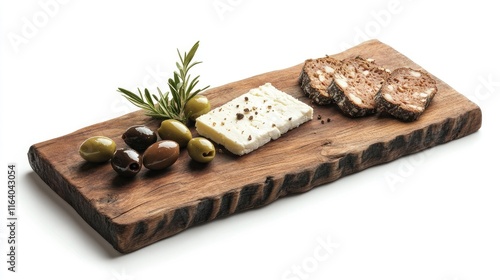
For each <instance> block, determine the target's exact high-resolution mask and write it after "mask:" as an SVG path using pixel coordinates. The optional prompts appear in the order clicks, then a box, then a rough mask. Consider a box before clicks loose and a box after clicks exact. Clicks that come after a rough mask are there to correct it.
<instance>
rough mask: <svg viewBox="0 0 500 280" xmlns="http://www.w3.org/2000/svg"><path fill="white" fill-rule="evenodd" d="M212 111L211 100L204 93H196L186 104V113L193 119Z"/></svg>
mask: <svg viewBox="0 0 500 280" xmlns="http://www.w3.org/2000/svg"><path fill="white" fill-rule="evenodd" d="M208 111H210V102H209V101H208V98H207V97H206V96H204V95H199V94H198V95H195V96H194V97H193V98H191V99H189V101H188V102H187V103H186V105H185V106H184V113H185V114H186V115H187V116H189V118H190V119H191V120H195V119H196V118H197V117H199V116H201V115H203V114H206V113H208Z"/></svg>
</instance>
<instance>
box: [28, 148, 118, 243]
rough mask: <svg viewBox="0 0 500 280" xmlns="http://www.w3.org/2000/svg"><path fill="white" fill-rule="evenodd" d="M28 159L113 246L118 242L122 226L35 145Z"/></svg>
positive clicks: (44, 178) (33, 167)
mask: <svg viewBox="0 0 500 280" xmlns="http://www.w3.org/2000/svg"><path fill="white" fill-rule="evenodd" d="M28 161H29V164H30V166H31V168H32V169H33V170H34V171H35V172H36V173H37V174H38V176H39V177H40V178H41V179H42V180H43V181H44V182H45V183H46V184H47V185H48V186H49V187H50V188H51V189H52V190H53V191H54V192H55V193H56V194H58V195H59V196H60V197H61V198H62V199H63V200H65V201H66V202H67V203H68V204H69V205H70V206H71V207H73V208H74V209H75V210H76V211H77V213H78V214H79V215H80V216H81V217H82V218H83V219H84V220H85V221H86V222H87V223H88V224H89V225H90V226H91V227H92V228H93V229H94V230H96V231H97V232H98V233H100V234H101V236H102V237H103V238H104V239H106V240H107V241H108V242H109V243H110V244H111V245H112V246H114V245H115V244H117V242H118V240H117V238H118V236H119V234H118V235H117V234H116V233H119V232H121V231H123V228H122V227H118V228H117V227H116V225H115V224H114V223H113V222H112V221H111V220H110V219H109V218H107V217H104V216H102V215H101V214H100V213H99V212H98V211H97V209H96V208H95V207H94V206H93V205H92V203H91V202H90V201H88V200H86V199H85V198H84V197H83V196H82V195H81V194H80V193H79V192H78V190H76V189H75V188H74V187H73V186H72V185H71V184H69V182H68V180H67V179H66V178H64V176H62V175H61V174H59V173H58V172H56V171H55V169H54V168H52V167H51V164H50V163H49V162H47V161H46V160H44V159H43V156H42V155H41V154H40V153H39V152H38V150H37V148H36V146H35V145H32V146H31V147H30V148H29V151H28Z"/></svg>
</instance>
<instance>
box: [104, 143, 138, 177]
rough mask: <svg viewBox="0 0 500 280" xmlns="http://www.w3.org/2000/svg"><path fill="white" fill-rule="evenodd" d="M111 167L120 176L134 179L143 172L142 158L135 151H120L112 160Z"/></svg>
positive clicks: (127, 149) (126, 149) (125, 149)
mask: <svg viewBox="0 0 500 280" xmlns="http://www.w3.org/2000/svg"><path fill="white" fill-rule="evenodd" d="M111 166H112V167H113V169H114V170H115V171H116V172H117V173H118V174H119V175H120V176H124V177H133V176H135V175H137V173H139V171H141V168H142V157H141V155H140V154H139V153H138V152H137V151H135V150H133V149H129V148H124V149H118V150H116V152H115V154H114V155H113V158H112V159H111Z"/></svg>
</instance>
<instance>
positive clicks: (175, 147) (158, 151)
mask: <svg viewBox="0 0 500 280" xmlns="http://www.w3.org/2000/svg"><path fill="white" fill-rule="evenodd" d="M179 151H180V148H179V144H177V142H175V141H171V140H163V141H158V142H156V143H154V144H153V145H151V146H149V148H147V149H146V151H145V152H144V154H143V155H142V162H143V164H144V167H146V168H147V169H151V170H160V169H165V168H167V167H169V166H171V165H172V164H174V162H176V161H177V159H178V158H179Z"/></svg>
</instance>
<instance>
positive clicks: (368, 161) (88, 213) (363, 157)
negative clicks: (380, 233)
mask: <svg viewBox="0 0 500 280" xmlns="http://www.w3.org/2000/svg"><path fill="white" fill-rule="evenodd" d="M481 118H482V115H481V110H480V108H479V107H476V109H473V110H470V111H467V112H465V113H463V114H461V115H459V116H457V117H454V118H448V119H445V120H443V121H441V122H438V123H434V124H432V125H429V126H427V127H425V128H422V129H419V130H416V131H413V132H411V133H410V134H407V135H399V136H397V137H395V138H394V139H392V140H390V141H387V142H385V141H384V142H376V143H372V144H370V145H369V146H367V147H366V148H365V149H363V150H361V151H357V152H351V153H347V154H345V155H343V156H341V157H338V156H336V157H332V158H329V157H328V156H325V157H324V161H323V162H319V163H318V165H316V166H311V168H310V169H307V170H303V171H300V172H299V173H291V174H286V175H285V176H284V177H283V178H275V177H267V178H266V179H265V181H264V182H262V183H251V184H248V185H244V186H242V187H240V188H237V189H234V190H232V191H229V192H227V193H224V194H221V195H219V196H215V197H205V198H203V199H200V200H198V201H195V202H193V203H192V204H190V205H185V206H183V207H181V208H177V209H170V210H165V211H164V212H161V213H159V214H155V215H152V216H151V217H149V218H148V219H144V220H140V221H137V222H135V223H131V224H118V223H116V222H115V221H113V220H112V219H110V218H107V217H104V216H102V215H101V214H100V213H99V212H98V211H97V209H96V207H95V205H93V204H92V202H91V201H88V200H86V199H85V198H84V197H83V196H82V195H81V194H80V193H79V192H78V190H75V189H74V188H73V187H72V186H71V185H70V184H69V182H68V180H67V179H66V178H65V177H64V176H62V175H60V174H58V173H57V172H55V171H54V170H53V168H51V166H50V163H49V162H48V161H46V160H45V159H44V157H43V155H41V154H40V153H39V152H38V151H37V147H36V145H34V146H31V147H30V149H29V151H28V159H29V163H30V165H31V167H32V169H33V170H34V171H35V172H36V173H37V174H39V176H40V177H41V179H42V180H43V181H44V182H45V183H47V185H48V186H49V187H50V188H51V189H53V190H54V192H56V193H57V194H58V195H59V196H60V197H61V198H63V199H64V200H65V201H66V202H68V203H69V204H70V205H71V206H72V207H73V208H74V209H75V210H76V211H77V213H78V214H79V215H80V216H81V217H82V218H83V219H84V220H85V221H86V222H87V223H88V224H89V225H90V226H91V227H92V228H94V229H95V230H96V231H97V232H98V233H99V234H100V235H101V236H102V237H103V238H104V239H106V240H107V241H108V242H109V243H110V244H111V245H112V246H113V247H114V248H115V249H116V250H117V251H119V252H121V253H130V252H132V251H135V250H138V249H140V248H142V247H145V246H147V245H149V244H152V243H154V242H156V241H159V240H161V239H164V238H167V237H170V236H173V235H175V234H177V233H179V232H182V231H184V230H186V229H188V228H190V227H193V226H197V225H201V224H204V223H206V222H209V221H212V220H215V219H219V218H223V217H227V216H230V215H232V214H235V213H239V212H243V211H246V210H250V209H254V208H259V207H262V206H265V205H268V204H270V203H271V202H273V201H275V200H277V199H278V198H281V197H285V196H287V195H291V194H299V193H303V192H307V191H309V190H311V189H312V188H314V187H316V186H319V185H323V184H326V183H329V182H333V181H335V180H337V179H339V178H341V177H344V176H347V175H350V174H353V173H356V172H359V171H361V170H364V169H366V168H369V167H371V166H374V165H378V164H382V163H385V162H389V161H392V160H394V159H397V158H399V157H401V156H405V155H409V154H412V153H416V152H419V151H421V150H424V149H427V148H431V147H433V146H436V145H439V144H443V143H446V142H449V141H452V140H454V139H458V138H461V137H464V136H467V135H469V134H471V133H474V132H476V131H477V130H479V128H480V127H481V121H482V120H481ZM328 148H329V147H328V146H323V147H322V149H328Z"/></svg>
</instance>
